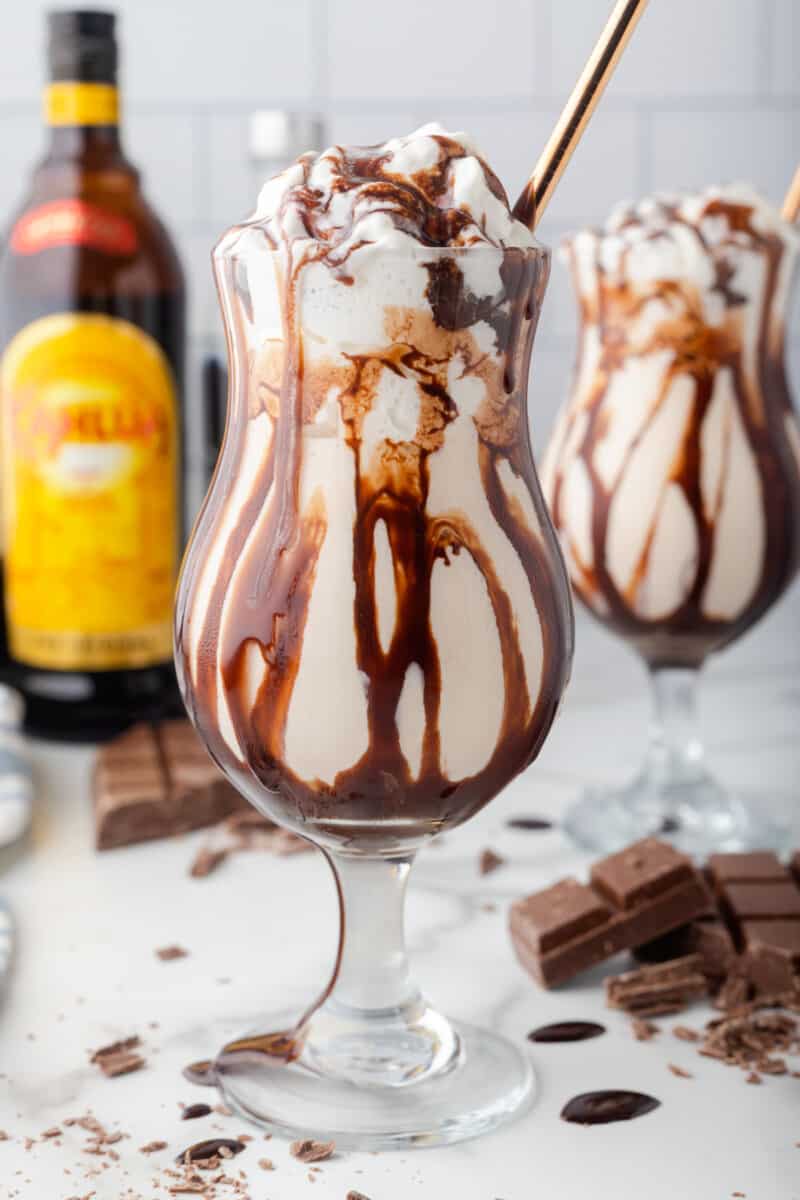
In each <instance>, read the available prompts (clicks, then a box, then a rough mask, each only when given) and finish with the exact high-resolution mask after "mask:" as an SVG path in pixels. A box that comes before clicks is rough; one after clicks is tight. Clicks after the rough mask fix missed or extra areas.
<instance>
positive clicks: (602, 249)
mask: <svg viewBox="0 0 800 1200" xmlns="http://www.w3.org/2000/svg"><path fill="white" fill-rule="evenodd" d="M798 249H800V236H798V233H797V231H796V230H795V229H794V228H793V227H792V225H790V224H789V223H788V222H786V221H785V220H782V219H781V218H780V216H779V215H778V214H777V212H775V211H774V209H772V208H771V206H770V205H769V204H767V202H766V201H763V200H762V199H760V197H758V196H756V195H755V194H754V193H752V192H750V191H749V189H745V188H741V187H737V188H731V189H721V190H720V189H717V190H710V191H709V192H707V193H705V194H703V195H702V196H692V197H684V198H683V199H676V200H665V201H644V202H643V203H642V204H640V205H639V206H638V207H637V208H636V209H633V210H627V211H623V212H621V213H620V214H618V215H617V216H616V217H614V218H613V219H612V220H611V222H610V223H609V225H608V227H607V228H606V230H605V232H604V233H595V232H590V231H587V232H584V233H581V234H578V235H577V236H576V237H575V238H573V239H572V240H571V242H570V244H569V246H568V248H567V256H568V259H569V262H570V265H571V269H572V276H573V281H574V284H575V288H576V291H577V294H578V301H579V307H580V340H579V350H578V359H577V364H576V368H575V375H574V382H573V388H572V395H571V397H570V399H569V401H568V403H567V405H566V407H565V409H564V411H563V413H562V416H561V418H560V419H559V421H558V423H557V426H556V429H555V432H554V434H553V437H552V440H551V443H550V446H549V449H548V452H547V455H546V459H545V465H544V471H543V484H544V489H545V494H546V496H547V499H548V503H549V505H550V508H551V513H552V515H553V519H554V522H555V525H556V528H557V529H558V531H559V533H560V535H561V539H562V546H563V548H564V551H565V555H566V559H567V564H568V569H569V572H570V576H571V579H572V584H573V587H574V589H575V591H576V593H577V595H578V596H579V597H580V599H581V600H582V601H583V603H584V604H585V605H586V607H587V608H588V610H589V612H590V613H592V615H593V616H595V617H597V618H598V620H600V621H601V622H603V624H605V625H606V626H607V627H608V628H609V629H611V630H613V631H614V632H615V633H617V634H619V635H620V636H621V637H623V638H624V639H625V640H626V641H627V642H628V643H629V644H630V646H631V647H632V648H633V649H634V650H636V651H637V652H638V653H639V654H640V655H641V657H642V658H643V659H644V661H645V663H646V665H647V668H648V671H649V673H650V678H651V681H652V687H653V696H654V710H655V711H654V720H653V724H652V735H651V740H650V745H649V749H648V751H647V756H646V759H645V762H644V765H643V767H642V769H641V771H640V772H639V774H638V775H637V776H636V778H635V779H634V780H633V781H632V782H631V783H630V784H628V785H626V786H624V787H621V788H607V789H602V788H592V789H590V790H589V791H588V792H587V794H586V795H585V796H584V797H583V799H582V800H581V801H580V802H579V803H578V804H577V805H576V806H575V807H573V809H572V810H571V811H570V812H569V813H568V815H567V818H566V825H567V829H568V831H569V832H570V833H571V835H572V836H573V837H574V839H575V840H576V841H577V842H579V843H580V844H581V845H582V846H584V847H586V848H589V849H591V850H595V851H607V850H612V849H615V848H617V847H618V846H620V845H623V844H625V843H626V842H628V841H630V840H632V839H634V838H638V837H642V836H644V835H646V834H651V833H659V832H661V833H664V834H666V835H668V836H670V837H671V838H672V839H673V840H674V841H676V842H677V843H678V844H679V845H681V846H682V847H683V848H684V849H686V850H689V851H691V852H694V853H696V854H699V855H700V854H704V853H706V852H708V851H709V850H714V849H741V848H746V847H751V846H763V845H775V844H778V845H779V844H780V842H781V838H782V830H781V828H780V827H779V826H778V825H775V824H773V823H772V821H771V820H770V818H769V816H768V813H767V811H766V808H765V806H763V805H762V804H759V803H758V801H757V799H756V800H754V801H748V800H747V799H746V798H745V797H743V796H742V795H734V794H730V793H729V792H727V791H726V790H725V789H724V788H723V787H722V786H721V785H720V784H719V783H718V782H717V781H716V780H715V779H714V777H713V776H712V775H711V774H710V772H709V771H708V768H707V767H706V765H705V761H704V754H703V749H702V746H701V743H700V740H699V737H698V732H697V719H696V713H695V692H696V679H697V675H698V672H699V670H700V668H701V667H702V665H703V663H704V662H705V661H706V660H707V658H708V657H709V656H710V655H711V654H713V653H715V652H717V651H719V650H721V649H723V648H724V647H725V646H727V645H729V644H730V643H731V642H732V641H734V640H735V639H736V638H738V637H739V636H741V635H742V634H743V633H745V632H746V631H747V630H748V629H750V628H751V627H752V626H753V625H754V624H755V623H756V622H757V621H758V620H759V619H760V618H761V617H762V616H763V615H764V613H765V612H766V611H767V610H768V609H769V608H770V607H771V605H773V604H774V603H775V601H776V600H777V599H778V597H779V596H780V595H781V594H782V593H783V591H784V589H785V588H786V587H787V586H788V585H789V583H790V582H791V580H792V578H793V576H794V574H795V572H796V570H797V565H798V559H799V557H800V428H799V427H798V423H797V419H796V416H795V413H794V410H793V408H792V403H791V398H790V395H789V388H788V384H787V378H786V369H785V362H784V327H785V317H786V312H787V308H788V303H789V294H790V285H791V279H792V274H793V270H794V266H795V261H796V257H797V252H798Z"/></svg>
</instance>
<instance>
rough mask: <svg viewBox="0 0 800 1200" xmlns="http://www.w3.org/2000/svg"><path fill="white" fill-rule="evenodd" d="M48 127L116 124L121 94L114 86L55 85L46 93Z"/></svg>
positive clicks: (45, 107) (45, 104) (87, 84)
mask: <svg viewBox="0 0 800 1200" xmlns="http://www.w3.org/2000/svg"><path fill="white" fill-rule="evenodd" d="M44 119H45V121H46V122H47V124H48V125H116V124H117V122H118V121H119V93H118V91H117V89H116V88H115V87H114V85H113V84H111V83H77V82H66V83H64V82H62V83H51V84H49V85H48V86H47V87H46V88H45V90H44Z"/></svg>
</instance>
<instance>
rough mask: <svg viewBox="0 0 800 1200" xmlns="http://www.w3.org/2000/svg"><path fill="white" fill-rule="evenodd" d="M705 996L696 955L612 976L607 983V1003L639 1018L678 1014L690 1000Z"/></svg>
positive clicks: (704, 982) (704, 983)
mask: <svg viewBox="0 0 800 1200" xmlns="http://www.w3.org/2000/svg"><path fill="white" fill-rule="evenodd" d="M707 994H708V981H707V980H706V977H705V975H704V974H703V973H702V970H701V960H700V955H699V954H690V955H687V957H686V958H676V959H675V960H674V961H673V962H669V963H657V964H653V965H652V966H645V967H639V969H638V970H636V971H626V972H625V974H624V975H614V976H612V977H611V978H610V979H607V980H606V1003H607V1004H608V1007H609V1008H621V1009H623V1010H624V1011H625V1012H628V1013H635V1014H637V1015H639V1016H659V1015H662V1014H665V1013H672V1012H679V1011H680V1010H681V1009H683V1008H685V1007H686V1004H687V1003H688V1002H689V1001H690V1000H694V999H696V998H697V997H699V996H706V995H707Z"/></svg>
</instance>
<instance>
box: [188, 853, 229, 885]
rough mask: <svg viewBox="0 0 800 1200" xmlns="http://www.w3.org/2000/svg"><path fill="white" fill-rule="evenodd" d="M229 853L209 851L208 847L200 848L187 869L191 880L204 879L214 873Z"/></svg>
mask: <svg viewBox="0 0 800 1200" xmlns="http://www.w3.org/2000/svg"><path fill="white" fill-rule="evenodd" d="M229 853H230V851H229V850H211V849H209V847H208V846H201V847H200V849H199V850H198V852H197V854H196V856H195V859H194V861H193V862H192V865H191V867H190V868H189V874H190V875H191V877H192V879H205V877H206V875H210V874H211V872H212V871H216V869H217V867H218V866H220V865H221V864H222V863H223V862H224V861H225V859H226V858H227V857H228V854H229Z"/></svg>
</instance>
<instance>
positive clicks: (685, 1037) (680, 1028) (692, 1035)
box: [672, 1025, 700, 1042]
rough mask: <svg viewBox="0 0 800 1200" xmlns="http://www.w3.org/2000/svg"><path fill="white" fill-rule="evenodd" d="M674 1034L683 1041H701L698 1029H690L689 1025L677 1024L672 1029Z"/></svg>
mask: <svg viewBox="0 0 800 1200" xmlns="http://www.w3.org/2000/svg"><path fill="white" fill-rule="evenodd" d="M672 1036H673V1037H676V1038H680V1040H681V1041H682V1042H699V1041H700V1034H699V1033H698V1032H697V1030H696V1029H690V1028H689V1026H688V1025H676V1026H675V1027H674V1028H673V1030H672Z"/></svg>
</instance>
